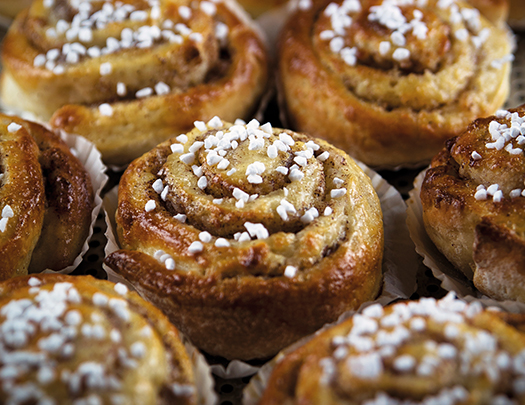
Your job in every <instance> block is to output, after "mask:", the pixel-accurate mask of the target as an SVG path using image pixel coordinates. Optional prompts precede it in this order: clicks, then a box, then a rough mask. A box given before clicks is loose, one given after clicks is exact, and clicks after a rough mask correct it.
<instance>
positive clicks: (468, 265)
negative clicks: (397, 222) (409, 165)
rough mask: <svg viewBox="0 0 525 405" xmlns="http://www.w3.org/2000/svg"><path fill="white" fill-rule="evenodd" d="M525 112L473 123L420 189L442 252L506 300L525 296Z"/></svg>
mask: <svg viewBox="0 0 525 405" xmlns="http://www.w3.org/2000/svg"><path fill="white" fill-rule="evenodd" d="M524 116H525V108H524V106H521V107H519V108H517V109H512V110H509V111H506V110H502V111H499V112H498V113H497V115H496V116H491V117H487V118H480V119H477V120H475V121H474V122H473V123H472V124H471V125H470V126H469V128H468V129H467V130H466V131H465V132H464V133H463V134H461V135H460V136H459V137H457V138H453V139H451V140H450V141H449V142H448V143H447V147H446V148H445V149H444V150H443V151H441V152H440V153H439V154H438V155H437V156H436V157H435V158H434V159H433V160H432V163H431V165H430V168H429V169H428V171H427V172H426V175H425V179H424V181H423V184H422V186H421V193H420V196H421V204H422V207H423V221H424V224H425V228H426V230H427V233H428V235H429V236H430V238H431V239H432V240H433V242H434V243H435V244H436V246H437V247H438V249H439V250H440V251H441V252H442V253H443V254H444V255H445V256H446V257H447V258H448V259H449V261H450V262H451V263H452V264H453V265H454V266H455V267H457V268H458V269H460V270H461V271H462V272H463V273H464V274H465V275H466V276H467V278H468V279H469V280H473V282H474V285H475V286H476V287H477V288H478V289H479V290H480V291H481V292H483V293H484V294H487V295H489V296H491V297H494V298H497V299H500V300H503V299H512V300H519V301H525V248H524V246H525V222H524V220H523V214H524V213H525V193H523V194H521V193H522V190H523V189H525V159H524V156H523V145H524V144H525V137H524V136H523V135H521V132H520V131H521V123H523V122H525V117H524ZM511 133H512V135H510V134H511Z"/></svg>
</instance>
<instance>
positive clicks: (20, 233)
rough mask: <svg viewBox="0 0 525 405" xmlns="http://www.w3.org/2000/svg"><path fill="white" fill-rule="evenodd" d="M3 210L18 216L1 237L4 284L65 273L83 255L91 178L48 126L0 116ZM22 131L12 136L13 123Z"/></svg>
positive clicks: (89, 220) (11, 220) (91, 198)
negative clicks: (31, 274) (47, 273)
mask: <svg viewBox="0 0 525 405" xmlns="http://www.w3.org/2000/svg"><path fill="white" fill-rule="evenodd" d="M0 120H1V123H2V127H3V128H2V133H3V135H4V136H5V137H7V139H9V138H13V137H19V138H20V139H21V141H19V142H17V144H15V142H12V141H11V140H9V141H7V142H3V143H2V147H3V148H4V150H3V153H2V155H3V162H2V170H3V174H4V176H3V178H2V198H1V200H2V203H3V204H4V205H3V207H2V209H5V207H6V206H7V205H8V206H9V207H11V209H12V210H13V211H14V216H13V217H11V218H9V219H7V227H6V230H5V232H2V233H1V235H0V238H1V240H2V247H1V250H0V252H1V253H0V256H1V258H2V260H0V262H1V267H2V270H1V271H0V280H5V279H7V278H9V277H12V276H15V275H21V274H27V273H28V271H29V272H40V271H43V270H45V269H53V270H61V269H63V268H64V267H67V266H68V265H70V264H72V263H73V261H74V259H75V258H76V257H77V256H78V254H79V253H80V251H81V249H82V246H83V244H84V242H85V240H86V238H87V235H88V232H89V227H90V225H91V211H92V209H93V200H94V196H93V189H92V185H91V180H90V178H89V175H88V173H87V172H86V170H85V169H84V167H83V166H82V164H81V163H80V162H79V161H78V159H77V158H76V157H74V156H73V155H72V154H71V152H70V151H69V148H68V147H67V145H66V144H65V143H64V142H63V141H62V140H61V139H60V138H59V137H58V136H57V135H56V134H54V133H52V132H50V131H48V130H47V129H45V128H44V127H43V126H41V125H38V124H35V123H32V122H29V121H25V120H22V119H21V118H18V117H12V116H6V115H0ZM13 123H14V124H15V126H16V125H19V126H20V128H19V129H17V130H16V131H15V132H14V133H10V132H9V129H8V127H9V126H10V125H11V124H13Z"/></svg>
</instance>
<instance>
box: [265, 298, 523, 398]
mask: <svg viewBox="0 0 525 405" xmlns="http://www.w3.org/2000/svg"><path fill="white" fill-rule="evenodd" d="M524 326H525V317H524V315H514V314H507V313H504V312H495V311H488V310H485V309H483V308H482V306H481V304H480V303H479V302H472V303H469V304H467V303H465V302H464V301H461V300H458V299H455V298H454V297H453V295H452V293H450V294H449V295H447V296H446V297H445V298H443V299H441V300H438V301H436V300H435V299H434V298H423V299H421V300H420V301H410V302H404V303H398V304H394V305H390V306H388V307H386V308H384V309H383V308H382V307H381V305H379V304H374V305H372V306H369V307H367V308H366V309H364V310H363V311H362V313H361V314H356V315H354V316H353V317H352V318H349V319H347V320H346V321H344V322H342V323H340V324H339V325H336V326H333V327H331V328H329V329H327V330H325V331H323V332H322V333H321V334H318V335H317V336H315V337H313V338H312V339H311V340H310V341H309V342H307V343H306V344H304V345H303V346H301V347H299V348H297V349H296V350H290V351H288V352H287V353H285V355H284V356H282V357H281V358H280V359H279V360H278V361H277V364H276V366H275V368H274V369H273V373H272V374H271V376H270V378H269V381H268V384H267V387H266V390H265V391H264V394H263V396H262V399H261V400H260V401H259V402H258V404H259V405H269V404H275V405H277V404H290V405H292V404H319V405H321V404H322V405H335V404H345V405H348V404H351V405H361V404H363V405H364V404H366V405H380V404H389V405H390V404H391V405H401V404H414V405H416V404H467V403H468V404H473V405H474V404H477V405H481V404H522V403H523V402H524V401H525V396H524V394H523V381H524V380H523V378H524V375H525V369H524V367H523V365H522V364H523V359H524V353H525V352H524V351H523V349H524V348H525V346H524V345H525V334H524Z"/></svg>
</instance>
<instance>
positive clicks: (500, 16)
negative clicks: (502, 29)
mask: <svg viewBox="0 0 525 405" xmlns="http://www.w3.org/2000/svg"><path fill="white" fill-rule="evenodd" d="M467 1H468V2H469V3H470V4H472V5H473V6H474V7H476V8H477V9H478V10H479V11H480V12H481V13H482V14H483V15H484V16H485V18H487V20H489V21H490V22H492V23H493V24H495V25H498V26H503V25H504V24H505V23H506V22H507V18H508V17H509V2H510V3H512V2H513V1H515V2H516V3H518V2H521V0H510V1H509V0H467Z"/></svg>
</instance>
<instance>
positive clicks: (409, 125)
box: [279, 0, 512, 167]
mask: <svg viewBox="0 0 525 405" xmlns="http://www.w3.org/2000/svg"><path fill="white" fill-rule="evenodd" d="M511 60H512V54H511V41H510V36H509V32H508V31H507V30H504V29H501V28H499V27H497V26H494V25H493V24H492V23H490V22H489V21H488V20H487V19H486V18H484V17H483V16H482V15H480V13H479V11H478V10H477V9H474V8H472V6H470V5H468V4H467V3H465V2H463V1H461V0H451V1H441V0H428V1H418V0H407V1H405V0H381V1H372V0H344V1H343V0H338V1H331V0H324V1H317V2H312V4H311V5H310V7H302V8H298V10H297V12H296V13H294V14H293V15H292V16H290V18H289V20H288V22H287V24H286V26H285V28H284V30H283V33H282V36H281V38H280V49H279V86H280V89H281V95H282V98H283V100H284V105H285V108H286V112H287V115H288V118H289V121H290V125H291V126H292V128H295V129H298V130H300V131H305V132H307V133H310V134H312V135H314V136H318V137H321V138H324V139H326V140H328V141H329V142H331V143H333V144H334V145H335V146H337V147H340V148H342V149H344V150H345V151H347V152H348V153H349V154H350V155H352V156H354V157H356V158H358V159H359V160H361V161H363V162H364V163H366V164H368V165H371V166H375V167H397V166H403V165H411V166H413V165H416V164H421V163H422V162H425V161H429V160H430V159H431V158H432V156H433V155H434V154H435V153H436V152H437V151H439V149H441V148H442V147H443V144H444V142H445V140H446V139H448V138H450V137H452V136H454V135H458V134H459V133H461V132H462V131H463V130H464V129H465V128H466V127H467V125H468V124H469V123H470V122H472V120H474V119H475V118H477V117H480V116H486V115H489V114H493V113H494V112H495V111H496V110H497V109H498V108H499V107H500V106H501V105H502V104H503V102H504V101H505V99H506V97H507V94H508V88H509V74H510V61H511Z"/></svg>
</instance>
